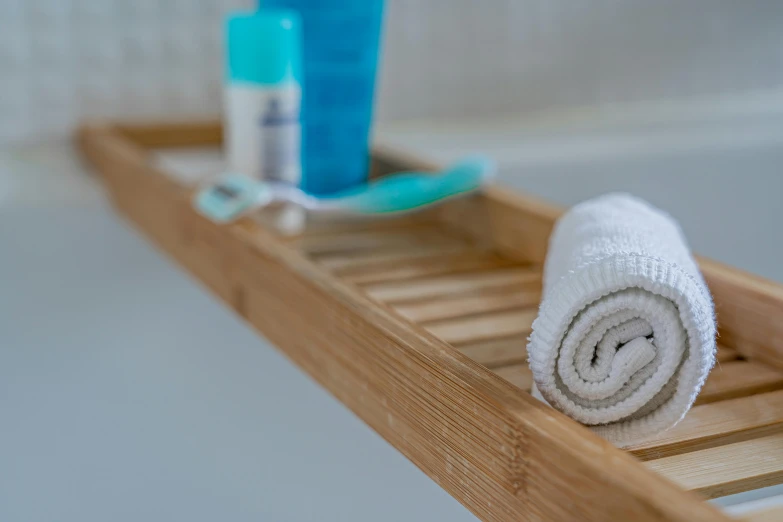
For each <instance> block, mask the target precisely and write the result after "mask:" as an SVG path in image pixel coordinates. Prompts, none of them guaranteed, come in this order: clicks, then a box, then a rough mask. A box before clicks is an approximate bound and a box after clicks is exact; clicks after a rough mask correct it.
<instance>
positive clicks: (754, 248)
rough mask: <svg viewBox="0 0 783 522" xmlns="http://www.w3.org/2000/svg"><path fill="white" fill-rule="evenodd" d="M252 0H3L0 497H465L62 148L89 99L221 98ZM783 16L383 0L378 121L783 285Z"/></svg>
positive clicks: (114, 503) (318, 509) (191, 102)
mask: <svg viewBox="0 0 783 522" xmlns="http://www.w3.org/2000/svg"><path fill="white" fill-rule="evenodd" d="M255 5H256V2H254V1H251V0H35V1H30V0H0V244H1V245H3V246H2V247H0V288H2V289H3V290H2V296H0V331H1V332H3V333H4V334H5V335H4V337H3V339H2V341H0V412H2V413H3V418H4V426H3V427H2V429H0V519H1V520H4V521H23V520H24V521H27V520H30V521H38V520H41V521H43V520H67V521H70V520H74V521H76V520H79V521H80V522H83V521H89V520H138V519H139V518H146V519H149V520H163V519H167V520H171V519H173V520H184V519H187V520H191V521H198V520H216V519H225V520H271V521H284V520H292V521H293V520H322V521H323V520H341V521H349V520H357V521H358V520H367V519H373V520H389V521H392V520H400V519H402V518H405V519H407V520H432V519H436V520H438V519H445V518H447V517H448V518H449V519H450V520H455V521H456V520H474V518H473V517H472V515H470V514H469V513H468V512H467V511H466V510H464V509H463V508H462V507H461V506H460V505H459V504H457V503H456V501H454V500H453V499H451V498H450V497H449V496H448V495H446V494H445V493H444V492H443V491H442V490H440V488H438V486H437V485H436V484H434V483H432V481H430V480H429V479H428V478H426V477H425V476H424V475H423V474H422V473H421V472H419V470H418V469H416V468H415V467H414V466H413V465H412V464H411V463H409V462H408V461H407V460H405V459H404V458H403V457H402V456H401V455H399V454H398V453H397V452H396V451H395V450H394V449H393V448H391V447H390V446H388V445H387V444H386V443H385V442H384V441H382V440H381V439H380V438H379V437H378V436H377V435H375V434H374V433H373V432H372V431H371V430H369V428H367V427H366V426H365V425H364V424H362V423H361V422H359V421H358V420H357V419H356V418H355V417H353V416H352V414H350V413H349V412H348V411H347V410H346V409H345V408H343V407H342V405H340V404H339V403H337V402H336V401H335V400H333V399H332V398H331V396H328V395H327V394H326V393H325V392H324V391H323V390H321V389H320V388H318V387H317V386H316V385H315V384H313V383H312V382H311V381H310V380H309V379H307V378H306V377H305V376H304V375H303V374H301V373H300V372H299V371H298V370H296V369H295V368H294V367H293V366H291V365H290V363H288V362H287V360H286V359H285V358H283V357H282V356H281V355H279V354H278V353H277V352H276V351H274V349H273V348H272V347H271V346H270V345H269V344H268V343H267V342H266V341H264V340H263V339H259V338H258V337H257V336H256V335H255V334H254V333H253V332H251V331H250V330H249V329H248V328H247V327H246V326H245V325H244V324H243V323H241V322H240V321H239V320H237V319H236V318H234V317H233V316H232V315H231V314H230V313H229V312H228V311H226V310H225V309H224V308H223V307H222V306H220V305H219V304H218V303H217V302H216V301H215V300H214V299H212V297H211V296H209V295H208V294H207V293H206V292H205V291H204V290H203V289H201V288H200V287H197V286H195V285H194V283H193V281H192V280H190V279H188V277H186V276H185V275H184V274H183V273H181V272H179V271H178V270H177V269H175V268H174V267H173V266H172V265H170V264H169V263H168V262H167V261H166V260H165V258H164V257H162V256H161V255H160V254H159V253H157V252H156V251H155V250H153V249H152V248H151V247H150V246H149V245H148V244H147V243H146V242H145V241H144V240H142V239H141V238H140V236H137V235H136V234H135V232H133V231H132V229H131V228H130V227H129V226H128V225H127V224H125V223H124V222H122V221H121V220H120V219H118V218H117V217H116V216H115V215H114V214H113V213H112V211H111V210H110V209H109V208H108V204H107V202H106V198H105V196H104V194H103V193H102V191H101V188H100V185H99V184H98V183H97V181H96V179H95V178H93V177H91V176H90V175H89V174H88V169H87V168H86V167H85V165H84V164H83V163H82V162H81V161H80V159H79V158H78V157H77V156H76V155H75V154H74V152H73V150H72V149H71V147H70V142H69V140H70V137H71V133H72V131H73V130H74V128H75V126H76V125H77V124H78V123H79V122H81V121H83V120H84V119H87V118H119V117H122V118H132V119H135V118H141V119H149V118H153V119H160V120H165V119H181V118H191V117H193V118H199V117H204V116H208V117H209V116H218V115H219V114H220V112H221V105H222V88H223V74H222V68H223V53H224V49H223V38H224V36H223V34H222V28H223V16H224V15H225V13H227V12H229V11H232V10H237V9H250V8H253V7H255ZM781 29H783V3H779V2H772V1H766V0H750V1H746V2H736V1H728V0H726V1H723V0H693V1H690V2H680V1H675V0H659V1H656V2H650V1H643V0H625V1H619V0H595V1H590V2H588V1H566V0H481V1H479V0H387V3H386V13H385V19H384V35H383V44H382V51H381V58H380V65H379V67H380V69H379V77H378V89H377V95H376V112H375V116H376V119H375V126H374V140H375V141H376V142H378V143H383V144H386V145H389V146H392V147H395V148H399V149H401V150H406V151H409V152H413V153H415V154H418V155H420V156H422V157H424V158H425V159H430V160H433V161H436V162H442V163H445V162H449V161H453V160H454V159H456V158H457V157H459V156H461V155H462V154H464V153H465V152H466V151H478V152H484V153H487V154H489V155H491V156H492V157H494V158H496V159H497V161H498V162H499V165H500V176H499V180H498V181H499V183H501V184H503V185H505V186H508V187H512V188H516V189H522V190H525V191H528V192H531V193H533V194H535V195H538V196H540V197H544V198H546V199H549V200H552V201H555V202H558V203H561V204H572V203H575V202H577V201H579V200H582V199H585V198H588V197H591V196H594V195H597V194H600V193H603V192H607V191H611V190H625V191H629V192H632V193H634V194H637V195H639V196H642V197H644V198H646V199H648V200H650V201H651V202H652V203H654V204H655V205H657V206H659V207H661V208H663V209H665V210H667V211H669V212H671V213H672V214H673V215H674V216H675V217H676V218H677V219H678V220H679V221H680V222H681V224H682V225H683V228H684V229H685V231H686V234H687V236H688V238H689V241H690V242H691V245H692V246H693V248H694V250H696V251H698V252H699V253H701V254H705V255H708V256H711V257H714V258H717V259H719V260H721V261H724V262H727V263H730V264H733V265H736V266H738V267H740V268H743V269H745V270H749V271H752V272H754V273H758V274H761V275H764V276H766V277H770V278H772V279H775V280H777V281H779V282H783V263H781V262H780V260H781V258H783V241H781V239H783V237H781V227H780V223H781V221H782V220H783V210H781V206H780V202H779V200H780V196H781V194H783V177H782V176H781V175H780V172H779V166H780V165H781V164H783V31H782V30H781ZM53 264H56V265H57V271H56V272H52V265H53ZM153 293H154V295H155V298H154V299H151V298H150V295H151V294H153ZM216 346H217V347H219V349H216ZM780 491H781V490H780V489H779V488H778V489H773V490H766V491H760V492H751V493H748V494H745V495H739V496H735V497H726V498H724V499H721V500H720V501H719V502H720V503H722V504H723V505H741V504H742V503H743V502H746V501H752V500H755V499H758V498H765V497H770V496H771V495H774V494H776V493H780ZM303 499H305V500H303Z"/></svg>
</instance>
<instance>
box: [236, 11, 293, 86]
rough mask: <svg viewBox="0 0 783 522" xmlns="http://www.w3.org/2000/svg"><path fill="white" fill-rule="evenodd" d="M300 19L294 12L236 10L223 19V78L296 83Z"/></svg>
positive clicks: (249, 81)
mask: <svg viewBox="0 0 783 522" xmlns="http://www.w3.org/2000/svg"><path fill="white" fill-rule="evenodd" d="M301 27H302V24H301V20H300V18H299V14H298V13H297V12H296V11H290V10H284V9H281V10H278V9H263V10H261V11H258V12H254V13H235V14H231V15H229V17H228V19H227V21H226V52H227V57H226V58H227V59H226V77H227V79H228V81H230V82H246V83H257V84H263V85H279V84H284V83H292V82H293V83H299V82H300V79H301V76H302V75H301V72H302V34H301Z"/></svg>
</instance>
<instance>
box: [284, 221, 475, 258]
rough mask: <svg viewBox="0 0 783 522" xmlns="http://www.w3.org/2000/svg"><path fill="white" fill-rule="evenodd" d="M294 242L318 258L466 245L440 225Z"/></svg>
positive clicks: (303, 238) (295, 239)
mask: <svg viewBox="0 0 783 522" xmlns="http://www.w3.org/2000/svg"><path fill="white" fill-rule="evenodd" d="M290 244H291V245H292V246H293V247H294V248H296V249H298V250H300V251H302V252H304V253H305V254H307V255H309V256H313V257H318V258H324V259H325V258H327V256H330V255H341V256H342V255H345V254H348V253H350V254H360V253H363V252H377V251H379V250H386V251H392V252H399V251H400V250H405V249H407V248H414V247H419V246H428V247H441V248H445V249H448V248H458V247H464V246H466V243H465V241H463V240H461V239H457V238H455V237H453V236H451V235H449V234H446V233H444V232H443V230H442V229H439V228H436V227H415V228H409V229H404V230H394V231H387V232H384V233H378V232H357V233H351V234H345V233H335V234H323V235H317V236H309V235H308V236H304V237H299V238H294V239H293V240H292V241H291V242H290Z"/></svg>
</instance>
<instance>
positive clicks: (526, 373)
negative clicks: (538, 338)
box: [494, 364, 533, 392]
mask: <svg viewBox="0 0 783 522" xmlns="http://www.w3.org/2000/svg"><path fill="white" fill-rule="evenodd" d="M494 371H495V373H496V374H497V375H498V376H499V377H500V378H501V379H505V380H507V381H508V382H510V383H511V384H513V385H514V386H516V387H517V388H519V389H521V390H524V391H526V392H529V391H530V388H531V387H532V386H533V373H532V372H531V371H530V367H529V366H528V365H527V364H516V365H513V366H506V367H503V368H497V369H495V370H494Z"/></svg>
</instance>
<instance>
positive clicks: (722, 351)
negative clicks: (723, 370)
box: [716, 345, 740, 363]
mask: <svg viewBox="0 0 783 522" xmlns="http://www.w3.org/2000/svg"><path fill="white" fill-rule="evenodd" d="M739 357H740V354H739V352H738V351H737V350H735V349H734V348H728V347H726V346H721V345H718V354H717V356H716V360H717V361H718V363H725V362H729V361H735V360H737V359H739Z"/></svg>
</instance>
